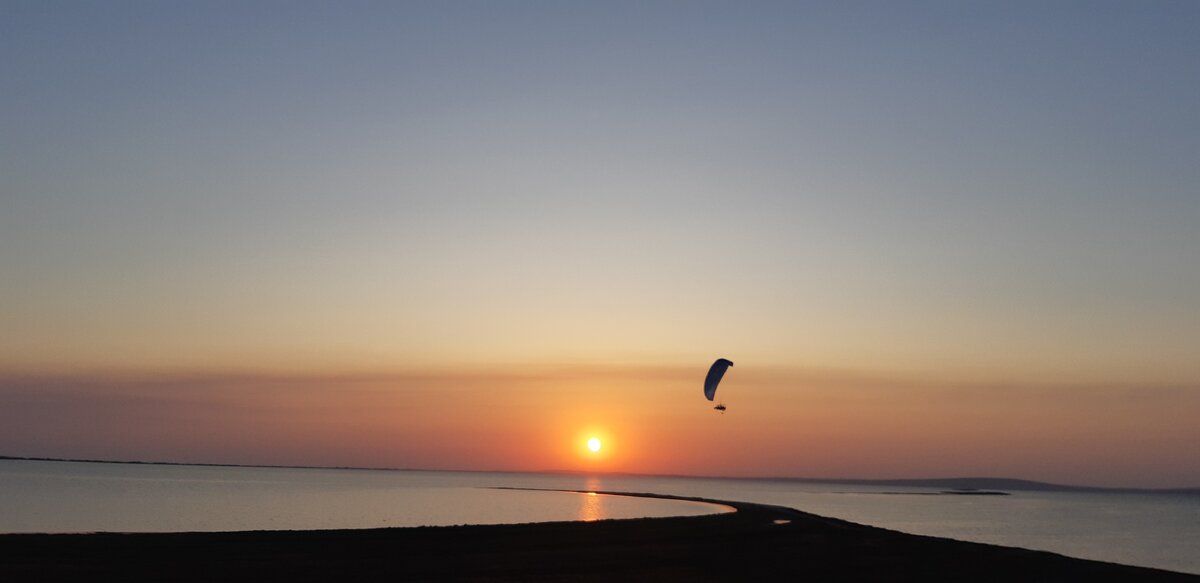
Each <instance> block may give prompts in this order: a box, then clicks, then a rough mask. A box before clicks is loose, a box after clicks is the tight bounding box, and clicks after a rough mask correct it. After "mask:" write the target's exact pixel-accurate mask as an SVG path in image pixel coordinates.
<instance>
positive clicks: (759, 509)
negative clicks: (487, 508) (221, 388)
mask: <svg viewBox="0 0 1200 583" xmlns="http://www.w3.org/2000/svg"><path fill="white" fill-rule="evenodd" d="M597 493H601V494H610V495H624V496H630V495H632V496H644V497H655V498H665V499H674V500H688V501H694V502H705V503H710V504H721V505H727V506H730V507H733V508H734V509H736V512H727V513H722V514H712V515H705V516H692V517H678V518H645V519H629V520H602V521H597V522H551V523H535V524H516V525H485V526H450V527H419V528H384V529H364V530H320V531H254V532H226V533H170V534H115V533H100V534H65V535H64V534H15V535H0V581H6V582H17V581H78V580H106V579H112V580H121V581H164V580H168V581H267V580H288V581H330V580H340V581H344V580H366V579H370V580H384V579H387V580H402V581H447V580H454V581H561V580H572V581H659V582H661V581H752V580H766V579H781V580H808V581H955V582H986V581H1089V582H1094V581H1149V582H1155V581H1164V582H1167V581H1180V582H1182V581H1191V582H1197V581H1200V576H1194V575H1187V574H1182V573H1172V572H1169V571H1163V570H1158V569H1149V568H1141V567H1132V566H1126V565H1117V564H1113V563H1104V562H1100V561H1089V560H1084V559H1074V558H1069V557H1064V556H1062V555H1057V554H1054V553H1048V552H1042V551H1031V550H1026V549H1019V548H1010V547H1001V546H995V545H986V544H979V543H969V542H961V541H955V540H950V539H943V538H935V537H927V536H916V535H910V534H904V533H900V532H896V531H891V530H886V529H882V528H875V527H870V526H864V525H860V524H854V523H851V522H846V521H843V520H837V519H832V518H825V517H821V516H816V515H813V514H808V513H806V512H801V511H798V510H794V509H791V508H784V507H780V506H768V505H763V504H751V503H745V502H733V501H724V500H710V499H705V498H689V497H681V496H662V495H656V494H649V493H628V492H597Z"/></svg>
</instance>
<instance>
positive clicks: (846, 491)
mask: <svg viewBox="0 0 1200 583" xmlns="http://www.w3.org/2000/svg"><path fill="white" fill-rule="evenodd" d="M493 486H508V487H518V488H563V489H584V490H616V491H629V492H656V493H663V494H677V495H685V496H701V497H708V498H718V499H731V500H744V501H750V502H762V503H767V504H778V505H782V506H789V507H793V508H797V509H800V510H804V511H806V512H812V513H814V514H820V515H823V516H832V517H837V518H843V519H846V520H850V521H853V522H859V523H863V524H871V525H875V526H882V527H885V528H891V529H895V530H900V531H904V532H910V533H915V534H926V535H933V536H943V537H949V538H955V539H960V540H971V541H978V542H986V543H994V544H1001V545H1008V546H1018V547H1025V548H1031V549H1040V550H1048V551H1054V552H1057V553H1062V554H1065V555H1069V556H1074V557H1083V558H1090V559H1099V560H1104V561H1114V562H1118V563H1127V564H1132V565H1143V566H1150V567H1159V568H1163V569H1171V570H1175V571H1184V572H1189V573H1200V496H1187V495H1169V494H1145V493H1090V492H1089V493H1077V492H1013V493H1012V495H1010V496H929V495H917V494H922V493H930V492H934V491H936V490H934V489H920V488H898V487H867V486H847V485H838V484H832V485H831V484H810V483H801V482H790V481H771V480H725V479H698V478H661V477H630V476H617V477H610V476H601V477H590V476H583V475H567V474H508V473H490V472H424V471H385V470H378V471H376V470H319V469H295V468H246V467H215V466H164V465H133V464H101V463H74V462H41V461H18V460H0V532H95V531H116V532H135V531H142V532H170V531H224V530H261V529H318V528H372V527H381V526H419V525H449V524H499V523H517V522H542V521H554V520H599V519H607V518H634V517H643V516H682V515H698V514H711V513H716V512H722V511H725V508H723V507H719V506H713V505H707V504H699V503H692V502H680V501H666V500H653V499H645V498H625V497H616V496H602V495H601V496H595V495H586V494H569V493H558V492H525V491H512V490H493V489H489V488H490V487H493ZM907 494H913V495H907Z"/></svg>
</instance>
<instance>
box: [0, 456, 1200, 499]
mask: <svg viewBox="0 0 1200 583" xmlns="http://www.w3.org/2000/svg"><path fill="white" fill-rule="evenodd" d="M0 460H18V461H40V462H72V463H90V464H141V465H158V466H201V467H225V468H288V469H305V470H363V471H390V472H463V473H487V472H493V471H495V472H500V471H505V472H507V473H516V474H583V473H586V472H578V471H567V470H541V471H536V472H533V471H506V470H461V469H458V470H447V469H429V468H395V467H362V466H307V465H283V464H231V463H206V462H166V461H138V460H97V459H78V458H51V457H28V456H7V455H0ZM609 475H614V476H640V477H660V478H696V479H717V480H753V481H781V482H794V483H804V484H829V485H849V486H875V487H899V488H933V489H937V490H938V491H937V492H930V493H929V494H939V495H941V494H944V495H959V496H1003V495H1006V494H1008V492H1007V491H1009V490H1012V491H1026V492H1111V493H1120V492H1123V493H1144V494H1182V495H1190V496H1200V487H1191V488H1106V487H1101V486H1073V485H1067V484H1052V483H1049V482H1038V481H1034V480H1022V479H1017V478H992V477H965V478H904V479H858V478H797V477H786V476H784V477H780V476H749V477H747V476H687V475H681V474H633V473H612V474H609ZM873 493H874V494H880V493H884V494H886V493H889V492H873ZM895 493H897V494H913V492H895Z"/></svg>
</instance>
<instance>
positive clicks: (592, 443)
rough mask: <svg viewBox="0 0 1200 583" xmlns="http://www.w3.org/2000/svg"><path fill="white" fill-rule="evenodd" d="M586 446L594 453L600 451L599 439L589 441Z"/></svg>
mask: <svg viewBox="0 0 1200 583" xmlns="http://www.w3.org/2000/svg"><path fill="white" fill-rule="evenodd" d="M587 446H588V449H590V450H592V451H594V452H598V451H600V438H598V437H593V438H591V439H589V440H588V442H587Z"/></svg>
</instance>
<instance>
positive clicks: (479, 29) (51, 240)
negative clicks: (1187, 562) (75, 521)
mask: <svg viewBox="0 0 1200 583" xmlns="http://www.w3.org/2000/svg"><path fill="white" fill-rule="evenodd" d="M1197 28H1200V6H1198V5H1197V4H1195V3H1192V2H1138V3H1134V2H1065V1H1064V2H1053V3H1047V2H1005V3H983V2H905V3H898V2H829V3H823V2H780V3H775V2H754V3H749V4H746V3H734V2H628V3H626V2H607V3H584V2H545V3H542V2H503V3H498V2H394V3H382V2H378V3H376V2H337V3H334V2H327V3H326V2H254V3H246V2H172V3H154V2H108V3H77V2H25V1H13V0H3V1H0V79H2V80H3V82H2V83H0V273H3V277H2V278H0V330H3V331H4V332H3V334H0V455H17V456H49V457H86V458H98V459H139V460H163V461H195V462H216V463H267V464H272V463H279V464H312V465H339V466H343V465H365V466H373V467H378V466H386V467H421V468H434V469H488V470H529V471H537V470H572V471H587V472H638V473H666V474H689V475H730V476H804V477H820V478H838V477H846V478H901V477H946V476H968V475H969V476H1006V477H1016V478H1026V479H1036V480H1045V481H1054V482H1062V483H1073V484H1092V485H1111V486H1142V487H1179V486H1200V461H1197V459H1196V456H1195V454H1194V452H1195V446H1196V444H1197V443H1200V358H1197V354H1200V229H1198V228H1197V226H1198V225H1200V108H1197V107H1196V104H1197V103H1200V67H1197V66H1196V65H1197V63H1200V35H1196V34H1195V31H1196V30H1197ZM717 357H725V358H729V359H730V360H732V361H733V362H734V363H735V366H734V368H733V369H730V371H729V373H728V374H727V375H726V377H725V381H724V383H723V385H722V389H721V391H720V392H719V393H718V396H719V400H724V402H725V403H726V404H727V405H728V406H729V410H728V412H727V413H726V414H724V415H721V414H718V413H716V412H714V411H712V410H711V409H710V407H711V404H710V403H708V402H707V401H704V400H703V397H702V395H701V383H702V381H703V378H704V374H705V372H706V371H707V367H708V365H709V364H710V363H711V362H712V361H713V360H714V359H715V358H717ZM592 435H598V436H602V439H603V441H604V443H605V446H604V448H603V449H602V451H601V452H600V453H599V454H591V453H589V452H587V451H586V449H585V448H584V445H583V444H584V443H585V441H586V439H587V438H588V437H590V436H592Z"/></svg>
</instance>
